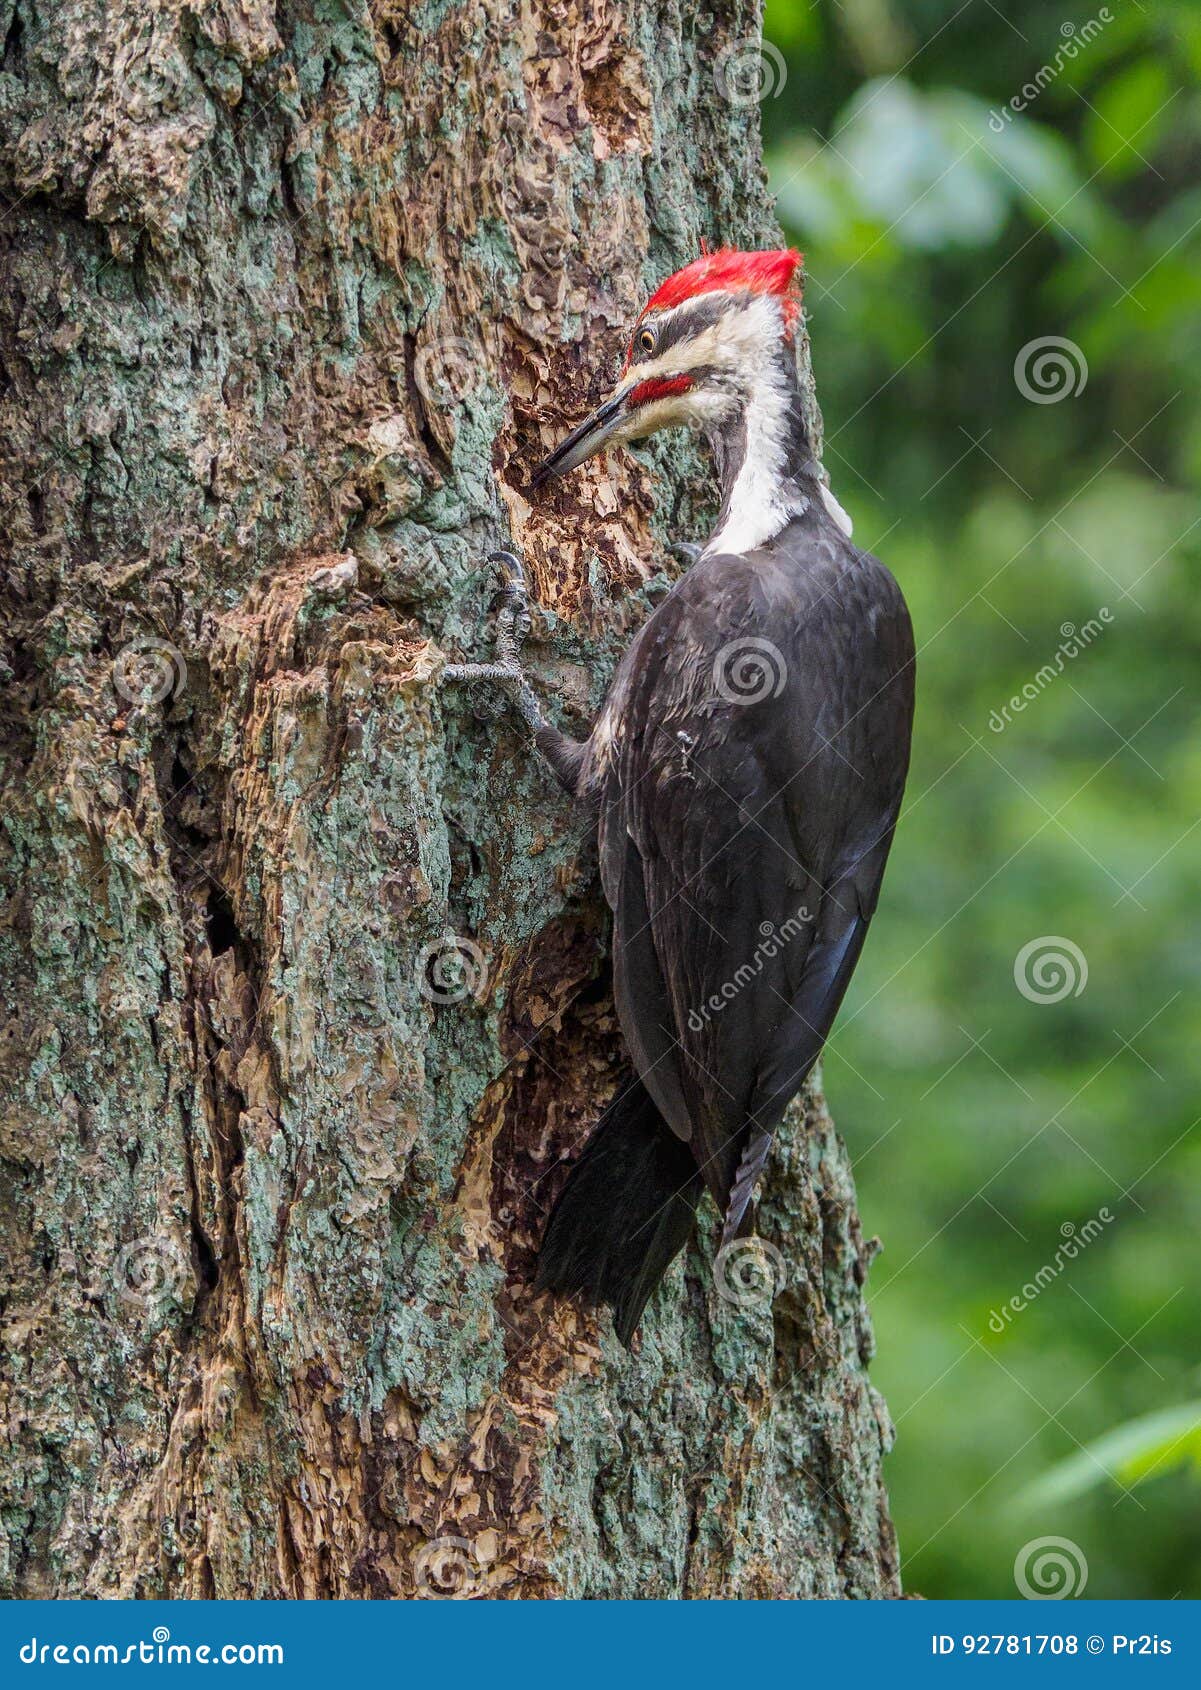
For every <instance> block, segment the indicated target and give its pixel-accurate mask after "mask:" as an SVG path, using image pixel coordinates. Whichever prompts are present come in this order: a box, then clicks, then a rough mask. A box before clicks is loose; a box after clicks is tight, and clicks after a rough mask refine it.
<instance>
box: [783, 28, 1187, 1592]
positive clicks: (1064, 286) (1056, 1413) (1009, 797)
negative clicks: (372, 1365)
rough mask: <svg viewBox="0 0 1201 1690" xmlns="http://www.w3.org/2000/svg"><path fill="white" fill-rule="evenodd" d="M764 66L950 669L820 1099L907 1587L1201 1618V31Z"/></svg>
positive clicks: (880, 510)
mask: <svg viewBox="0 0 1201 1690" xmlns="http://www.w3.org/2000/svg"><path fill="white" fill-rule="evenodd" d="M765 38H766V40H767V42H769V43H771V44H772V47H773V49H778V52H775V53H774V54H773V56H772V57H771V58H770V61H769V60H768V59H765V61H764V73H765V81H766V82H767V84H768V86H767V89H766V95H765V98H764V100H763V102H762V114H763V123H764V133H765V137H766V142H767V148H768V165H769V172H770V175H771V178H772V180H773V185H774V187H775V190H776V192H777V194H778V196H779V207H780V215H781V218H782V220H783V223H784V226H785V228H786V230H787V232H788V234H789V236H790V238H792V239H793V240H795V241H796V243H797V244H798V245H799V246H801V247H802V249H803V250H804V251H805V253H806V273H807V286H806V306H807V312H808V318H809V325H810V331H811V334H812V340H813V358H814V365H815V369H816V372H817V378H818V383H819V393H820V396H821V401H822V407H823V410H824V413H825V419H826V429H827V438H826V448H825V453H826V463H827V466H828V468H829V472H830V477H831V482H832V485H833V487H834V489H835V491H836V492H837V494H838V496H839V498H840V500H841V501H842V502H843V503H844V504H845V505H846V507H847V508H848V510H849V511H850V513H851V514H852V516H853V518H854V520H855V531H856V538H857V540H858V541H859V543H860V544H862V545H864V546H866V547H868V548H870V549H871V550H873V551H875V552H877V553H878V554H879V555H880V556H882V557H883V558H884V559H885V561H886V562H887V563H888V564H889V565H890V567H891V568H892V569H893V571H894V572H895V573H896V575H897V576H898V578H899V579H900V580H901V582H902V584H903V586H904V588H905V590H906V593H907V595H908V598H909V602H910V606H911V608H912V611H913V616H914V622H915V625H916V629H917V638H918V649H919V660H918V662H919V678H918V691H919V706H918V720H917V728H916V743H915V752H914V763H913V770H912V774H911V776H910V782H909V793H908V799H907V804H906V810H905V813H904V817H903V819H902V822H901V826H900V828H899V831H898V834H897V840H896V845H895V848H894V853H893V859H892V866H891V870H890V873H889V877H888V879H887V882H886V885H885V892H884V898H883V902H882V905H881V909H880V914H879V917H878V919H877V922H876V925H875V927H874V930H873V934H872V938H871V940H870V942H869V945H868V948H867V952H866V954H865V958H864V961H863V963H862V965H861V967H860V969H859V972H858V974H857V977H856V980H855V983H854V986H853V988H852V993H851V996H850V998H849V999H848V1003H847V1005H846V1008H845V1009H844V1011H843V1014H842V1017H841V1020H840V1023H839V1026H838V1028H837V1029H836V1032H835V1036H834V1039H833V1041H832V1045H831V1048H830V1050H829V1052H828V1054H827V1059H826V1064H825V1068H826V1083H827V1089H828V1091H829V1094H830V1097H831V1100H832V1104H833V1107H834V1110H835V1113H836V1117H837V1119H838V1121H839V1124H840V1126H841V1128H842V1130H843V1132H844V1134H845V1135H846V1138H847V1140H848V1142H849V1144H850V1147H851V1151H852V1154H853V1155H854V1157H855V1159H856V1175H857V1179H858V1182H859V1191H860V1201H861V1207H862V1213H863V1217H864V1223H865V1226H866V1227H867V1228H868V1229H869V1231H872V1232H878V1233H879V1234H880V1235H881V1237H882V1238H883V1240H884V1243H885V1247H886V1248H885V1252H884V1254H883V1255H882V1256H881V1258H880V1259H879V1261H878V1262H877V1263H876V1265H875V1268H874V1269H873V1274H872V1281H871V1290H872V1298H873V1305H872V1306H873V1313H874V1319H875V1323H876V1329H877V1338H878V1348H879V1353H878V1358H877V1361H876V1363H875V1378H876V1380H877V1383H878V1384H879V1385H880V1386H881V1388H882V1389H883V1390H884V1392H885V1393H886V1395H887V1398H888V1401H889V1405H890V1408H891V1411H892V1414H893V1417H894V1419H895V1421H896V1423H897V1432H898V1435H897V1444H896V1449H895V1452H894V1453H893V1454H892V1455H891V1456H890V1458H889V1475H890V1484H891V1489H892V1496H893V1505H894V1513H895V1517H896V1521H897V1525H898V1528H899V1532H900V1537H901V1548H902V1553H903V1556H904V1558H905V1580H906V1584H907V1586H908V1588H909V1589H910V1590H912V1591H916V1592H920V1593H923V1594H925V1595H928V1596H1012V1595H1014V1594H1016V1591H1015V1587H1014V1578H1013V1566H1014V1560H1015V1557H1016V1555H1017V1554H1018V1552H1019V1550H1020V1549H1021V1548H1022V1546H1023V1545H1024V1544H1026V1543H1027V1542H1028V1541H1030V1540H1031V1539H1034V1538H1037V1537H1040V1536H1044V1535H1057V1536H1063V1537H1068V1538H1071V1539H1072V1540H1073V1541H1074V1542H1076V1543H1077V1544H1078V1545H1079V1546H1080V1548H1081V1550H1082V1551H1083V1552H1084V1554H1085V1556H1086V1558H1087V1561H1088V1565H1089V1582H1088V1594H1089V1596H1090V1597H1091V1596H1098V1597H1102V1596H1114V1597H1151V1596H1163V1597H1171V1596H1175V1595H1177V1594H1181V1595H1184V1596H1190V1597H1198V1596H1201V1482H1199V1481H1198V1478H1197V1474H1196V1452H1197V1448H1198V1444H1199V1439H1198V1436H1197V1435H1196V1432H1195V1426H1196V1423H1197V1421H1198V1419H1199V1418H1201V1406H1199V1405H1197V1403H1196V1402H1195V1398H1196V1387H1197V1379H1198V1369H1199V1366H1201V1351H1199V1349H1198V1342H1197V1317H1196V1304H1197V1292H1196V1286H1197V1281H1198V1260H1197V1258H1198V1246H1199V1240H1201V1125H1199V1123H1198V1117H1199V1116H1201V1104H1199V1102H1198V1099H1199V1097H1201V1043H1199V1041H1198V1038H1197V1004H1198V987H1199V984H1201V979H1199V977H1201V948H1199V946H1198V941H1197V932H1196V921H1197V917H1196V911H1197V909H1198V906H1199V904H1201V851H1199V847H1201V736H1199V735H1198V734H1197V733H1196V731H1195V730H1194V727H1193V723H1194V717H1195V710H1196V703H1195V694H1196V676H1197V655H1198V645H1199V643H1201V640H1199V636H1201V596H1199V595H1198V594H1197V591H1196V585H1197V582H1198V560H1199V557H1201V507H1199V506H1198V502H1197V497H1196V492H1195V488H1196V484H1197V479H1198V468H1199V465H1201V387H1199V384H1198V367H1199V358H1198V354H1199V351H1201V265H1199V258H1201V172H1199V170H1198V165H1199V164H1201V10H1198V9H1197V8H1196V7H1194V6H1192V5H1191V4H1186V3H1184V0H1181V3H1179V4H1172V3H1170V0H1110V4H1109V5H1108V6H1106V7H1100V6H1095V5H1093V4H1092V0H1083V3H1082V5H1080V6H1079V7H1078V8H1077V9H1076V10H1074V11H1068V10H1067V9H1059V8H1055V7H1052V8H1048V7H1047V6H1046V5H1045V4H1040V3H1037V0H1017V3H1014V0H1002V3H1000V4H997V5H993V4H991V3H990V0H969V3H968V4H966V5H960V4H958V0H819V3H818V4H815V5H812V6H811V5H809V4H807V3H805V0H768V5H767V16H766V24H765ZM1069 49H1070V50H1069ZM1040 73H1041V74H1040ZM1023 88H1025V89H1026V93H1025V94H1023V92H1022V91H1023ZM1031 94H1033V97H1032V98H1031V97H1029V96H1030V95H1031ZM1015 96H1016V103H1015ZM1017 104H1020V106H1021V108H1022V109H1017ZM1047 337H1057V339H1058V340H1059V341H1060V342H1065V341H1066V342H1070V343H1072V344H1071V346H1070V347H1068V348H1065V347H1063V346H1062V345H1061V346H1060V347H1058V348H1057V349H1056V348H1051V349H1049V350H1050V354H1051V357H1052V360H1054V359H1055V358H1057V357H1061V358H1062V359H1063V360H1064V362H1062V363H1061V364H1060V366H1059V368H1058V369H1056V368H1055V367H1053V363H1052V364H1048V363H1044V364H1043V365H1042V368H1041V372H1040V370H1039V368H1038V349H1037V348H1036V349H1035V350H1034V351H1033V352H1031V351H1028V350H1025V349H1027V348H1029V347H1030V344H1031V343H1032V342H1038V341H1041V340H1044V339H1046V338H1047ZM1015 367H1016V369H1017V371H1018V372H1019V374H1020V375H1021V381H1019V379H1018V376H1017V375H1015ZM1056 379H1059V380H1061V381H1062V382H1063V384H1064V387H1065V391H1064V393H1063V396H1062V397H1060V398H1058V399H1055V400H1051V401H1050V402H1049V400H1050V396H1051V394H1052V393H1053V391H1054V388H1055V382H1056ZM1023 385H1024V386H1025V387H1026V389H1027V390H1028V392H1031V393H1033V394H1034V397H1033V398H1031V397H1028V396H1027V394H1026V393H1024V392H1023ZM1103 611H1104V612H1107V615H1106V616H1104V617H1103V616H1102V612H1103ZM1092 628H1100V630H1101V631H1100V632H1099V633H1095V634H1094V633H1090V634H1088V635H1087V636H1085V634H1084V632H1083V631H1084V630H1085V629H1092ZM1069 630H1075V631H1076V633H1075V635H1073V633H1072V632H1070V631H1069ZM1065 652H1066V655H1065ZM1040 670H1041V671H1042V675H1041V676H1040V675H1039V671H1040ZM1036 677H1037V678H1036ZM1023 689H1025V693H1023ZM1015 697H1016V698H1017V699H1018V706H1019V707H1018V708H1016V709H1015V708H1012V707H1011V708H1010V709H1009V711H1008V713H1007V714H1005V713H1004V707H1005V706H1006V705H1007V704H1008V702H1009V701H1010V700H1011V699H1014V698H1015ZM990 724H991V725H990ZM1036 939H1066V940H1068V941H1070V946H1069V947H1066V948H1065V947H1064V946H1062V945H1059V946H1054V945H1052V946H1050V947H1049V948H1050V949H1051V950H1055V949H1058V950H1060V951H1061V952H1063V954H1064V957H1065V959H1066V961H1065V964H1064V967H1065V969H1066V974H1065V973H1062V972H1061V974H1060V975H1058V976H1057V975H1055V973H1054V968H1053V966H1052V965H1050V964H1048V965H1047V970H1048V971H1046V972H1041V973H1040V972H1039V971H1038V967H1037V961H1035V962H1034V963H1032V964H1031V965H1030V966H1031V968H1033V969H1034V972H1033V973H1031V972H1030V969H1027V971H1026V973H1025V975H1024V978H1025V979H1026V980H1027V991H1028V992H1029V993H1030V994H1031V995H1024V994H1023V992H1022V991H1021V990H1019V988H1018V985H1017V983H1016V979H1015V963H1016V961H1017V958H1018V956H1019V953H1020V952H1022V951H1023V949H1024V948H1025V947H1027V946H1029V945H1030V944H1031V942H1032V941H1034V940H1036ZM1071 947H1075V949H1076V951H1078V953H1079V955H1080V957H1081V958H1082V959H1083V962H1079V961H1077V959H1076V956H1075V953H1074V952H1073V950H1072V949H1071ZM1044 948H1046V947H1044ZM1085 969H1086V970H1087V980H1086V981H1085V982H1084V984H1083V987H1082V989H1081V990H1079V992H1077V991H1076V990H1075V988H1076V986H1078V985H1080V983H1081V981H1082V980H1083V977H1084V973H1085ZM1040 982H1041V985H1040ZM1057 987H1058V989H1057ZM1040 995H1041V996H1042V997H1044V998H1047V999H1052V998H1053V999H1054V1000H1055V1001H1037V999H1038V997H1039V996H1040ZM1102 1210H1104V1211H1105V1212H1106V1213H1107V1214H1108V1216H1109V1217H1110V1219H1109V1220H1108V1221H1104V1220H1103V1224H1099V1225H1096V1226H1095V1227H1093V1228H1090V1229H1089V1236H1088V1237H1087V1238H1085V1237H1084V1231H1085V1229H1086V1228H1087V1227H1088V1223H1089V1222H1090V1221H1092V1220H1094V1219H1095V1218H1096V1217H1097V1216H1098V1215H1099V1213H1100V1212H1101V1211H1102ZM1073 1238H1074V1239H1075V1240H1076V1243H1077V1248H1076V1249H1075V1253H1074V1255H1073V1256H1072V1259H1070V1260H1068V1259H1064V1258H1063V1246H1064V1244H1065V1240H1069V1239H1073ZM1057 1252H1059V1255H1058V1256H1057ZM1057 1261H1058V1262H1059V1264H1060V1265H1059V1267H1058V1268H1054V1269H1053V1270H1052V1268H1053V1264H1055V1263H1056V1262H1057ZM1040 1270H1043V1271H1042V1274H1041V1278H1036V1275H1039V1273H1040ZM1023 1287H1025V1288H1026V1290H1025V1293H1024V1292H1023ZM1030 1291H1033V1293H1034V1295H1033V1296H1030V1295H1028V1293H1029V1292H1030ZM1015 1297H1016V1298H1017V1299H1018V1300H1019V1301H1020V1303H1021V1305H1022V1306H1021V1307H1020V1309H1016V1310H1015V1309H1014V1307H1013V1306H1012V1300H1013V1299H1014V1298H1015ZM1127 1423H1133V1424H1127ZM1157 1439H1158V1440H1159V1442H1158V1444H1157V1443H1156V1440H1157ZM1140 1440H1141V1442H1140ZM1082 1450H1085V1451H1086V1452H1087V1453H1085V1454H1083V1455H1082V1454H1081V1451H1082ZM1182 1451H1183V1452H1186V1453H1187V1452H1191V1460H1188V1461H1185V1460H1184V1457H1183V1455H1182V1454H1181V1452H1182ZM1140 1452H1141V1453H1140ZM1065 1474H1066V1479H1065V1477H1064V1475H1065ZM1085 1479H1087V1480H1088V1481H1089V1482H1084V1481H1085Z"/></svg>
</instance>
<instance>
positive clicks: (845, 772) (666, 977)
mask: <svg viewBox="0 0 1201 1690" xmlns="http://www.w3.org/2000/svg"><path fill="white" fill-rule="evenodd" d="M913 655H914V654H913V636H912V630H911V627H910V623H909V617H908V613H907V611H906V609H905V604H904V600H903V599H902V597H901V594H900V590H899V589H898V587H897V585H896V583H895V581H894V580H893V578H892V576H891V575H889V573H888V571H887V570H885V569H884V568H883V566H882V565H881V564H879V563H878V562H877V561H876V560H875V559H874V558H871V557H869V556H868V555H867V554H865V553H862V552H859V551H857V550H856V549H855V548H854V547H853V546H851V545H849V543H847V542H846V541H845V540H844V539H843V537H842V535H841V533H840V532H839V531H838V530H837V529H835V528H834V527H833V525H832V524H831V523H830V522H829V521H828V519H826V518H825V517H824V515H823V514H821V513H816V512H811V513H808V514H807V515H806V516H805V517H804V518H802V519H800V520H799V521H798V522H796V523H794V524H792V525H791V527H790V528H789V529H787V530H786V531H785V533H784V534H783V535H782V536H780V537H779V539H778V540H777V541H776V542H774V543H773V544H772V545H771V546H769V547H765V548H763V549H762V550H760V551H758V552H755V553H752V554H751V555H750V556H749V557H746V558H742V557H733V556H715V557H711V558H707V559H704V560H703V561H702V562H701V563H699V564H697V565H696V566H695V567H694V568H693V569H692V570H691V571H690V573H689V574H688V575H687V576H685V578H684V579H683V580H682V581H681V582H680V583H679V584H678V586H677V587H676V588H675V589H674V590H673V592H672V593H671V594H670V595H669V597H668V598H667V599H666V600H665V601H664V603H663V604H662V605H661V606H660V608H659V609H658V611H656V613H655V615H654V616H653V617H652V618H651V619H650V621H649V622H648V623H647V624H646V626H645V627H644V628H643V629H642V631H641V633H640V634H639V636H638V638H637V640H636V641H635V642H634V644H633V646H632V647H631V649H630V651H629V652H628V654H627V656H626V658H625V659H624V660H623V662H622V665H621V667H620V669H619V671H618V674H617V676H616V677H615V681H614V686H613V689H612V691H611V694H610V697H609V701H608V703H607V705H606V708H605V710H604V712H602V716H601V718H600V721H599V722H598V724H597V728H596V729H595V730H594V733H593V737H592V740H591V741H590V745H589V769H588V776H587V778H588V779H589V780H590V781H591V783H592V784H593V785H594V786H595V787H596V789H597V790H598V791H599V794H600V846H601V871H602V878H603V882H604V887H605V895H606V897H607V899H608V901H609V903H610V905H611V907H612V910H613V915H614V984H615V995H616V1001H617V1009H618V1014H619V1016H620V1019H621V1024H622V1029H623V1032H624V1033H625V1036H626V1039H627V1042H628V1044H629V1048H630V1051H631V1055H632V1056H633V1058H634V1062H635V1065H636V1067H637V1068H638V1071H639V1073H640V1075H641V1077H642V1079H643V1082H644V1084H645V1085H646V1088H647V1090H648V1091H649V1092H650V1093H651V1096H652V1097H653V1098H654V1100H655V1102H656V1104H657V1105H658V1107H659V1109H660V1111H661V1112H662V1114H663V1116H664V1118H665V1119H666V1120H667V1122H668V1123H669V1125H670V1126H671V1127H672V1129H673V1131H675V1132H676V1134H677V1135H678V1136H679V1137H680V1138H682V1139H686V1140H688V1142H689V1144H690V1147H691V1149H692V1152H693V1155H694V1157H695V1159H696V1162H697V1165H698V1167H699V1168H700V1169H701V1172H702V1173H703V1175H704V1178H705V1182H706V1184H707V1185H708V1186H709V1189H710V1190H711V1192H712V1193H713V1195H714V1197H715V1198H716V1200H717V1202H718V1204H719V1206H720V1207H721V1209H722V1212H723V1214H724V1215H725V1217H726V1232H727V1236H730V1235H732V1234H733V1233H734V1232H735V1231H736V1230H737V1229H738V1227H739V1225H740V1223H741V1222H742V1221H743V1218H744V1216H745V1214H746V1211H747V1208H748V1205H749V1202H750V1197H751V1193H752V1189H753V1186H754V1182H755V1179H756V1177H757V1175H758V1173H759V1171H760V1169H761V1167H762V1165H763V1161H764V1159H765V1157H766V1154H767V1150H768V1148H769V1146H770V1142H771V1135H772V1133H773V1132H774V1130H775V1128H776V1126H777V1125H778V1123H779V1120H780V1117H781V1115H782V1114H783V1112H784V1110H785V1108H786V1107H787V1105H788V1102H789V1100H790V1099H791V1098H792V1097H793V1096H794V1095H795V1094H796V1092H797V1091H798V1090H799V1088H800V1086H801V1083H802V1082H803V1080H804V1078H805V1075H806V1074H807V1073H808V1071H809V1069H810V1068H811V1067H812V1066H813V1063H814V1062H815V1061H816V1059H817V1056H818V1054H819V1053H820V1050H821V1047H822V1044H823V1043H824V1041H825V1038H826V1036H827V1034H828V1032H829V1030H830V1026H831V1023H832V1022H833V1019H834V1016H835V1014H836V1013H837V1010H838V1005H839V1003H840V1002H841V1000H842V996H843V993H844V992H845V990H846V987H847V984H848V982H849V980H850V977H851V973H852V971H853V970H854V967H855V963H856V962H857V960H858V957H859V953H860V950H861V948H862V945H863V940H864V937H865V936H866V933H867V928H868V924H869V922H870V920H871V917H872V914H873V912H874V910H875V907H876V899H877V896H878V893H879V888H880V881H881V877H882V875H883V872H884V865H885V861H886V859H887V856H888V850H889V846H890V844H891V842H892V833H893V829H894V827H895V825H896V818H897V813H898V810H899V808H900V802H901V794H902V791H903V788H904V782H905V775H906V771H907V767H908V760H909V739H910V729H911V723H912V710H913Z"/></svg>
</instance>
